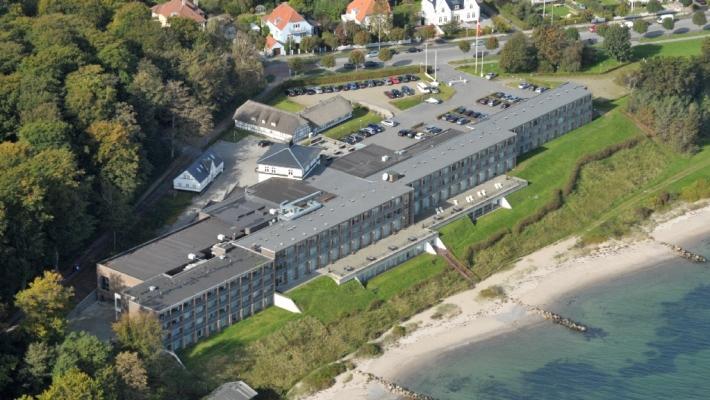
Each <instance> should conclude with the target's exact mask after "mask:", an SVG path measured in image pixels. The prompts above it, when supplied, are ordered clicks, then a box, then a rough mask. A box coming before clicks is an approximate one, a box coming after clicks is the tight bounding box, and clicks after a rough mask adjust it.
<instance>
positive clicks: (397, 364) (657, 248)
mask: <svg viewBox="0 0 710 400" xmlns="http://www.w3.org/2000/svg"><path fill="white" fill-rule="evenodd" d="M647 233H648V236H647V238H645V239H638V238H636V239H627V240H618V241H617V240H614V241H609V242H606V243H603V244H601V245H599V246H597V247H596V248H595V249H593V250H591V251H590V250H589V249H578V248H576V247H575V246H574V245H575V243H576V239H575V238H570V239H566V240H563V241H560V242H558V243H555V244H553V245H550V246H547V247H545V248H543V249H540V250H538V251H537V252H535V253H532V254H530V255H528V256H526V257H524V258H522V259H521V260H519V261H518V262H517V263H516V264H515V265H514V266H513V267H512V268H510V269H508V270H505V271H501V272H498V273H496V274H495V275H493V276H491V277H489V278H487V279H486V280H484V281H482V282H480V283H479V284H478V285H477V286H476V288H474V289H470V290H466V291H464V292H461V293H457V294H455V295H453V296H450V297H448V298H446V299H444V300H443V301H442V304H453V305H454V306H455V307H458V311H460V312H458V314H456V315H453V316H451V317H450V318H441V319H434V318H432V314H434V313H435V312H436V307H433V308H432V309H428V310H425V311H423V312H422V313H419V314H417V315H415V316H413V317H412V318H410V319H409V320H407V321H405V322H403V323H402V325H407V324H417V325H418V328H417V329H416V330H414V331H413V332H412V333H410V334H409V335H407V336H405V337H403V338H401V339H399V341H398V342H397V343H396V344H394V345H389V346H387V347H386V348H385V349H384V350H385V351H384V354H382V355H381V356H380V357H378V358H375V359H365V360H355V362H356V365H357V366H356V369H355V372H354V373H353V372H346V373H344V374H342V375H340V376H339V377H338V378H337V379H336V384H335V385H333V386H332V387H331V388H329V389H326V390H324V391H321V392H318V393H316V394H314V395H311V396H310V397H308V399H310V400H329V399H342V398H349V399H350V398H352V399H373V400H374V399H395V398H397V396H394V395H392V394H390V393H388V392H387V391H386V390H385V389H384V387H382V385H381V384H379V383H376V382H373V381H369V380H368V379H367V378H366V376H365V375H364V374H361V373H359V371H362V372H365V373H371V374H374V375H376V376H378V377H382V378H384V379H386V380H389V381H392V382H398V379H400V378H401V377H403V376H407V375H408V372H409V371H411V368H416V367H417V366H421V365H422V364H423V363H425V362H426V361H427V360H430V359H433V358H435V357H437V356H439V355H441V354H444V353H446V352H450V351H453V350H455V349H456V348H459V347H462V346H468V345H471V344H473V343H477V342H481V341H484V340H486V339H489V338H492V337H497V336H500V335H504V334H506V333H510V332H512V331H515V330H518V329H521V328H524V327H529V326H532V325H534V324H537V323H540V322H541V321H543V320H542V318H541V317H540V316H536V315H533V314H531V313H529V312H528V311H527V310H526V309H525V308H524V307H522V306H521V305H519V304H518V303H517V301H519V302H522V303H524V304H526V305H530V306H535V307H540V308H543V309H546V308H547V307H551V308H554V305H555V303H556V302H557V301H559V300H561V299H563V298H565V297H569V296H573V295H574V293H575V292H578V291H581V290H584V289H585V288H587V287H590V286H594V285H598V284H603V283H604V282H605V281H610V280H613V279H617V278H620V277H624V276H628V275H632V274H635V273H637V272H638V271H641V270H645V269H649V268H653V267H654V266H657V265H658V264H659V263H664V262H667V261H669V260H677V259H679V256H678V255H677V254H675V253H674V252H673V251H672V250H670V249H669V248H668V247H667V246H665V245H663V244H662V242H667V243H672V244H676V245H679V246H681V247H686V246H690V245H693V244H695V243H698V241H701V240H708V238H710V205H708V203H704V206H703V207H701V208H695V209H690V208H688V207H685V208H679V209H676V210H673V211H672V212H669V213H668V214H666V215H664V216H662V217H661V218H660V219H659V220H656V221H655V222H654V226H653V227H652V228H648V229H647ZM494 285H497V286H500V287H502V288H503V289H504V290H505V294H506V296H507V297H506V298H504V299H494V300H484V299H481V298H480V297H479V293H480V292H481V290H483V289H486V288H488V287H491V286H494ZM513 300H516V301H513ZM455 307H454V308H455ZM551 311H554V310H551ZM567 317H570V318H572V319H574V316H567ZM581 322H584V321H581ZM547 323H550V322H547ZM560 329H564V328H562V327H560Z"/></svg>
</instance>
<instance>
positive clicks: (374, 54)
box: [365, 50, 380, 58]
mask: <svg viewBox="0 0 710 400" xmlns="http://www.w3.org/2000/svg"><path fill="white" fill-rule="evenodd" d="M379 54H380V53H379V52H377V51H376V50H373V51H371V52H369V53H367V55H365V57H367V58H372V57H377V56H378V55H379Z"/></svg>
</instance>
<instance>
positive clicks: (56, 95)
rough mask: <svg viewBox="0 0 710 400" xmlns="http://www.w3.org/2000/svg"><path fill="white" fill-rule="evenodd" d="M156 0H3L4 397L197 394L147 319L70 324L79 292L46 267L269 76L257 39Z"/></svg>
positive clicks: (120, 221)
mask: <svg viewBox="0 0 710 400" xmlns="http://www.w3.org/2000/svg"><path fill="white" fill-rule="evenodd" d="M150 6H151V4H148V3H142V2H128V1H122V0H39V1H35V0H24V1H13V0H10V1H9V2H2V3H0V32H1V33H0V54H1V55H2V56H1V57H0V180H1V182H2V189H0V256H2V258H3V262H2V264H1V265H0V280H2V282H3V283H4V284H3V285H2V288H0V312H1V313H2V314H3V315H2V316H1V317H2V318H0V320H3V321H4V320H6V318H7V317H8V315H11V314H13V313H15V311H16V310H20V311H22V313H23V315H24V318H23V320H22V321H21V324H20V325H19V326H18V327H13V328H12V329H10V330H9V331H6V329H8V328H9V326H5V325H3V326H0V328H1V329H2V331H3V333H2V334H1V335H0V339H1V340H0V398H3V399H5V398H7V399H12V398H17V397H19V396H21V395H36V396H37V398H41V399H76V398H93V399H101V398H106V399H112V398H135V399H141V398H156V399H161V398H166V399H167V398H196V397H199V396H201V395H204V391H203V390H202V389H201V388H200V386H199V385H198V384H197V382H196V381H194V379H191V378H189V379H188V378H187V377H186V376H184V375H182V374H184V373H185V372H184V371H183V370H182V369H181V368H178V367H177V365H176V364H175V362H174V360H172V358H170V357H168V358H166V357H164V356H159V354H160V348H161V346H160V326H159V325H158V324H157V322H155V321H138V322H132V321H124V323H123V325H121V326H123V328H122V327H121V326H117V328H116V329H117V331H116V333H117V336H118V337H119V339H118V342H116V343H115V344H104V343H102V342H101V341H99V340H98V339H97V338H95V337H93V336H90V335H87V334H75V333H72V334H67V332H66V329H65V327H66V320H65V317H66V313H67V312H68V310H69V308H70V307H71V305H70V304H71V301H70V299H71V297H72V291H71V289H70V288H63V287H62V286H61V284H60V280H61V277H60V276H59V275H58V274H55V273H48V272H45V273H44V275H42V271H43V270H48V269H52V268H54V267H61V266H67V264H69V265H70V263H71V262H72V259H73V258H74V257H75V256H76V255H77V254H79V252H80V250H81V249H82V248H83V246H85V245H86V244H87V243H89V242H90V241H91V240H92V239H94V238H96V237H97V236H98V234H100V233H101V232H110V231H114V232H115V231H118V232H122V231H125V230H126V229H127V227H129V226H131V225H132V224H134V223H135V222H136V221H135V215H134V212H133V206H134V203H135V201H136V199H137V197H138V196H139V195H140V193H141V192H142V191H143V190H144V189H145V187H146V186H147V185H148V184H149V183H150V182H151V181H152V180H154V179H155V177H157V176H158V175H160V173H161V172H162V171H164V170H165V169H166V167H167V166H168V165H169V164H170V162H171V161H172V160H173V159H174V158H175V157H177V155H178V154H179V152H180V149H181V148H182V144H183V143H184V142H185V139H188V138H190V137H197V136H200V135H205V134H207V133H209V132H210V131H211V130H212V128H213V123H214V122H213V121H214V120H215V118H217V116H218V115H220V113H221V112H223V111H226V110H230V109H231V108H232V107H234V106H235V104H236V103H237V102H238V101H239V100H240V99H243V98H246V97H248V96H250V95H252V94H254V92H255V91H257V90H258V89H260V88H261V87H262V84H263V81H264V78H263V75H264V74H263V66H262V63H261V60H260V58H259V54H258V51H257V45H256V43H258V41H259V40H260V38H258V37H253V36H252V34H250V33H247V32H242V31H237V33H236V37H235V36H234V34H233V33H234V31H233V30H231V29H228V28H229V26H228V24H230V20H229V19H218V20H210V21H209V23H208V24H207V26H206V28H205V29H201V28H200V27H199V26H198V25H197V24H195V23H194V22H192V21H190V20H185V19H173V20H171V24H170V27H161V25H160V23H159V22H157V21H155V20H153V19H152V18H151V12H150ZM230 33H231V35H230ZM38 276H39V277H38ZM35 277H37V278H36V279H35ZM33 279H34V281H33ZM30 282H32V284H31V285H29V286H28V283H30ZM22 289H24V290H22ZM121 330H122V331H121ZM122 335H123V336H122ZM141 341H148V342H150V341H152V342H151V343H149V344H148V345H142V344H141V343H140V342H141ZM181 371H182V372H181ZM188 383H189V384H188ZM149 384H150V388H148V385H149ZM186 386H188V387H186ZM86 396H88V397H86ZM23 398H25V399H26V398H29V397H23Z"/></svg>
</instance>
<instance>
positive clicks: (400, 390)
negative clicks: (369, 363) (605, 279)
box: [357, 370, 435, 400]
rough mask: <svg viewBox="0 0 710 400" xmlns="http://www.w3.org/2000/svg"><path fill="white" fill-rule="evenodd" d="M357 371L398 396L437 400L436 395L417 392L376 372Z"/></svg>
mask: <svg viewBox="0 0 710 400" xmlns="http://www.w3.org/2000/svg"><path fill="white" fill-rule="evenodd" d="M357 372H359V373H360V374H362V375H364V376H365V377H366V378H367V380H368V381H375V382H377V383H379V384H380V385H382V386H383V387H384V388H385V389H387V391H388V392H390V393H392V394H394V395H396V396H401V397H404V398H407V399H411V400H435V398H434V397H431V396H429V395H426V394H421V393H417V392H415V391H413V390H411V389H408V388H406V387H404V386H402V385H398V384H396V383H394V382H390V381H388V380H387V379H384V378H381V377H379V376H377V375H375V374H371V373H369V372H364V371H360V370H358V371H357Z"/></svg>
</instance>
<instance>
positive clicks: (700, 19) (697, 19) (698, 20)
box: [693, 11, 708, 26]
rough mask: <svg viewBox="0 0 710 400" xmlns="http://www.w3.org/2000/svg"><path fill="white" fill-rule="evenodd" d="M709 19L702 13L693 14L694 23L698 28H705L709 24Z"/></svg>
mask: <svg viewBox="0 0 710 400" xmlns="http://www.w3.org/2000/svg"><path fill="white" fill-rule="evenodd" d="M707 22H708V19H707V18H706V17H705V13H704V12H702V11H696V12H695V13H694V14H693V23H694V24H695V25H698V26H703V25H705V24H707Z"/></svg>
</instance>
